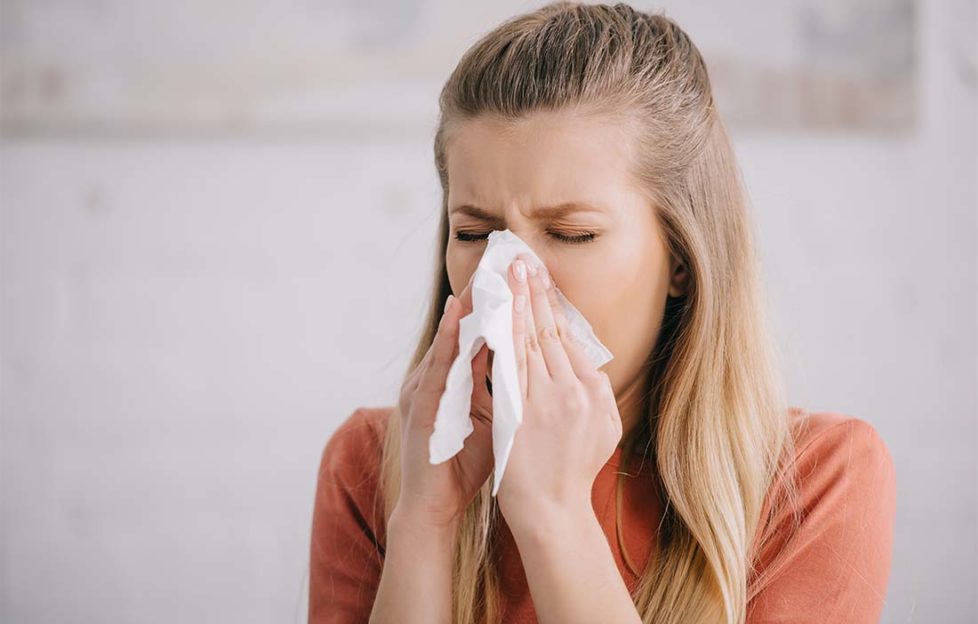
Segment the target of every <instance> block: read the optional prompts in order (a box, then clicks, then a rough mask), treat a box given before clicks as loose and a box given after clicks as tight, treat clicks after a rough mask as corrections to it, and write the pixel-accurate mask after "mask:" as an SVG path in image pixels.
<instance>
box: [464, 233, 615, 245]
mask: <svg viewBox="0 0 978 624" xmlns="http://www.w3.org/2000/svg"><path fill="white" fill-rule="evenodd" d="M549 234H550V235H551V236H553V237H554V238H556V239H557V240H559V241H560V242H562V243H567V244H569V245H583V244H585V243H590V242H591V241H593V240H594V238H595V237H596V236H597V234H595V233H594V232H584V233H583V234H578V235H577V236H564V235H562V234H557V233H556V232H550V233H549ZM488 238H489V233H488V232H487V233H485V234H477V233H473V232H463V231H461V230H460V231H458V232H456V233H455V240H457V241H461V242H463V243H472V242H476V241H480V240H486V239H488Z"/></svg>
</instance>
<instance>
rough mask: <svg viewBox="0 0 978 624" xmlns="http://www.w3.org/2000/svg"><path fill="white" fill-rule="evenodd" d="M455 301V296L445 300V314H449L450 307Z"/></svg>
mask: <svg viewBox="0 0 978 624" xmlns="http://www.w3.org/2000/svg"><path fill="white" fill-rule="evenodd" d="M454 299H455V295H448V299H445V313H446V314H447V313H448V308H449V306H451V305H452V300H454Z"/></svg>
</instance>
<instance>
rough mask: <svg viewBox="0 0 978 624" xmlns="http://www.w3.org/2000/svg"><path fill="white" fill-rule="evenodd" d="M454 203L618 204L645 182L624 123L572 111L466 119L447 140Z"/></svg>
mask: <svg viewBox="0 0 978 624" xmlns="http://www.w3.org/2000/svg"><path fill="white" fill-rule="evenodd" d="M446 165H447V168H448V180H449V206H450V207H451V206H457V205H460V204H476V205H479V206H483V207H486V208H487V209H495V210H499V209H501V208H502V207H504V206H506V205H509V204H514V205H518V206H520V207H524V206H525V207H527V208H529V207H530V206H532V205H536V204H541V205H556V204H560V203H564V202H587V203H592V204H596V205H599V206H601V205H604V206H612V205H614V204H615V203H616V202H621V201H622V199H623V198H624V196H629V197H630V198H631V199H632V200H634V196H635V195H636V194H639V193H640V188H639V187H638V185H637V184H636V183H635V180H634V178H633V176H632V167H633V159H632V141H631V140H629V135H628V132H627V128H626V126H625V124H624V122H622V121H618V120H615V119H613V118H610V117H607V116H597V115H587V116H585V115H575V114H573V113H566V112H559V113H558V112H540V113H533V114H531V115H530V116H528V117H525V118H522V119H520V120H518V121H511V120H501V119H497V118H491V117H477V118H474V119H470V120H466V121H463V122H460V123H459V124H458V125H457V126H456V127H455V128H454V129H453V132H452V134H451V136H450V138H449V140H448V143H447V145H446Z"/></svg>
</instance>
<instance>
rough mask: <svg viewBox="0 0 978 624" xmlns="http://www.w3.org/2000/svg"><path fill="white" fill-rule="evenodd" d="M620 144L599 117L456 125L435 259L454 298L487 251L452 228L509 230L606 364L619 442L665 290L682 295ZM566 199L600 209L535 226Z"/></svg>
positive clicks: (630, 417) (621, 137) (622, 137)
mask: <svg viewBox="0 0 978 624" xmlns="http://www.w3.org/2000/svg"><path fill="white" fill-rule="evenodd" d="M630 148H631V142H630V141H628V140H627V133H626V131H625V130H624V128H623V127H621V126H618V125H617V124H614V123H612V122H609V121H608V120H605V119H602V118H594V117H591V118H587V117H580V116H573V115H570V114H567V113H536V114H534V115H532V116H531V117H529V118H527V119H526V120H524V121H521V122H518V123H516V124H513V123H506V122H503V121H498V120H491V119H487V118H479V119H475V120H472V121H468V122H465V124H464V125H463V126H461V127H460V129H459V130H458V132H457V133H456V135H455V136H454V137H453V140H452V141H451V143H450V145H449V147H448V159H447V160H448V174H449V175H448V177H449V196H448V210H449V217H450V218H449V221H450V233H449V240H448V249H447V251H446V256H445V261H446V264H447V268H448V277H449V281H450V282H451V284H452V291H453V292H455V293H459V292H461V291H462V289H463V287H464V286H465V284H466V283H467V282H468V280H469V278H470V277H471V275H472V273H473V272H475V268H476V266H477V265H478V263H479V259H480V258H481V257H482V252H483V251H484V250H485V247H486V241H485V240H484V239H483V240H479V241H475V242H468V241H465V242H463V241H459V240H457V239H456V233H457V232H459V231H462V232H466V233H474V234H477V235H482V234H484V235H486V236H488V232H490V231H491V230H493V229H505V228H509V229H510V230H511V231H512V232H513V233H514V234H516V235H517V236H519V237H520V238H521V239H522V240H523V241H524V242H526V243H527V245H529V246H530V247H531V248H532V249H533V251H534V252H535V253H536V254H537V256H539V257H540V259H541V260H542V261H543V262H544V264H545V265H546V267H547V268H548V270H549V271H550V275H551V276H552V278H553V281H554V283H555V284H556V285H557V287H558V288H559V289H560V291H561V292H562V293H563V294H564V296H566V297H567V298H568V300H570V302H571V303H573V304H574V306H575V307H576V308H577V309H578V310H580V312H581V314H583V315H584V317H585V318H586V319H587V320H588V322H589V323H591V327H592V328H593V329H594V332H595V335H597V337H598V339H599V340H600V341H601V342H602V343H604V344H605V346H607V347H608V349H610V350H611V352H612V354H614V356H615V357H614V359H613V360H611V361H610V362H608V363H607V364H606V365H605V366H603V367H602V369H601V370H603V371H604V372H606V373H608V376H609V377H610V378H611V383H612V387H613V388H614V392H615V397H616V399H617V402H618V408H619V411H620V413H621V417H622V423H623V425H624V435H623V438H627V436H628V435H629V433H630V432H631V431H632V429H633V427H634V426H635V425H636V423H637V422H638V419H639V418H640V417H641V415H642V411H643V407H644V406H643V405H642V402H641V394H642V392H643V390H644V389H645V373H646V371H645V370H644V369H643V368H642V365H643V363H644V361H645V360H646V358H647V357H648V355H649V353H650V352H651V351H652V348H653V347H654V345H655V342H656V339H657V338H658V335H659V331H660V328H661V325H662V319H663V314H664V310H665V300H666V294H667V293H668V294H669V295H670V296H673V297H677V296H680V295H682V294H683V293H684V292H685V286H686V280H687V277H686V271H685V267H683V266H682V265H680V264H679V263H677V262H676V261H675V259H674V258H672V257H671V255H670V254H669V252H668V249H667V247H666V244H665V238H664V235H663V232H662V228H661V226H660V224H659V222H658V220H657V219H656V217H655V213H654V208H653V207H652V206H651V205H650V204H649V201H648V199H647V198H646V197H645V196H644V195H643V194H642V192H641V190H640V187H639V185H638V182H637V181H636V180H635V179H634V178H633V177H632V176H631V175H630V173H629V172H630V171H631V165H632V159H631V153H630ZM564 202H582V203H588V204H591V205H594V206H595V207H597V208H599V209H600V212H578V213H575V214H570V215H567V216H565V217H562V218H559V219H542V220H537V219H535V218H534V211H535V209H536V208H538V207H541V206H555V205H558V204H561V203H564ZM463 205H474V206H477V207H480V208H483V209H485V210H486V211H488V212H490V213H491V214H492V216H494V217H496V220H494V221H493V220H486V219H482V218H477V217H474V216H472V215H469V214H465V213H464V212H459V211H458V208H459V207H460V206H463ZM548 232H549V233H548ZM585 232H594V233H595V234H597V236H596V238H595V239H594V240H593V241H592V242H587V243H580V244H573V243H566V242H562V241H559V240H557V239H555V238H554V236H553V235H554V234H562V235H568V236H574V235H578V234H582V233H585ZM491 355H492V354H491V353H490V360H489V363H490V367H489V370H490V371H491V370H492V369H491V362H492V360H491ZM490 379H491V376H490Z"/></svg>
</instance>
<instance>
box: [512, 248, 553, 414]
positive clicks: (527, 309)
mask: <svg viewBox="0 0 978 624" xmlns="http://www.w3.org/2000/svg"><path fill="white" fill-rule="evenodd" d="M518 261H519V262H521V263H522V264H523V266H525V267H526V271H527V272H526V280H525V281H521V280H520V279H519V276H518V275H517V274H516V270H517V269H516V267H515V266H514V267H512V268H511V269H510V271H509V273H510V278H509V279H510V288H512V289H514V293H515V296H516V297H519V296H522V297H523V301H524V302H525V303H524V304H523V306H522V310H521V311H520V312H519V318H518V319H517V317H516V310H515V303H516V302H515V299H514V310H513V313H514V316H513V325H514V327H515V326H516V325H517V324H520V325H521V329H522V332H523V335H522V340H521V343H522V344H523V358H524V360H525V362H526V394H525V396H526V397H529V396H530V392H532V391H533V387H534V386H535V385H543V384H544V383H545V382H546V381H549V380H550V372H549V371H547V364H546V362H544V361H543V354H542V353H541V352H540V341H539V339H538V338H537V329H536V323H535V321H534V318H533V308H532V305H533V300H532V294H531V292H530V284H529V282H530V279H532V275H531V273H530V271H531V269H532V267H533V264H531V263H532V262H533V260H532V259H528V258H524V257H518ZM514 346H515V345H514Z"/></svg>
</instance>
